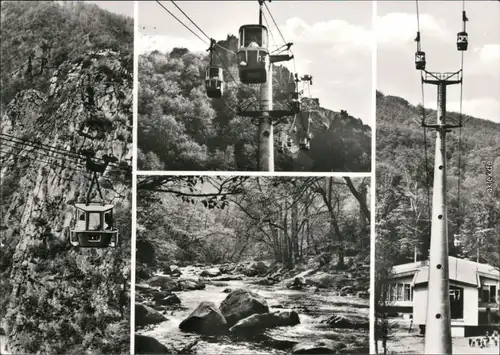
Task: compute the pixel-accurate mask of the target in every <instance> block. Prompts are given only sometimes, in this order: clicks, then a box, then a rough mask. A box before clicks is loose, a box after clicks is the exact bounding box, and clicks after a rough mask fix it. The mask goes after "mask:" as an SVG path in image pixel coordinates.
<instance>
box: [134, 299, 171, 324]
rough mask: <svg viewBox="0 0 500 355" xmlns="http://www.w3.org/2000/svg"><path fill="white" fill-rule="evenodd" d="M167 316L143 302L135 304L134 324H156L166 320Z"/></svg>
mask: <svg viewBox="0 0 500 355" xmlns="http://www.w3.org/2000/svg"><path fill="white" fill-rule="evenodd" d="M166 320H167V318H166V317H165V316H164V315H163V314H161V313H160V312H157V311H155V310H154V309H153V308H151V307H148V306H145V305H143V304H136V305H135V326H136V327H144V326H146V325H149V324H156V323H161V322H164V321H166Z"/></svg>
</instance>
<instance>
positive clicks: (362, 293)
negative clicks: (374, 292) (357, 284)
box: [357, 291, 370, 299]
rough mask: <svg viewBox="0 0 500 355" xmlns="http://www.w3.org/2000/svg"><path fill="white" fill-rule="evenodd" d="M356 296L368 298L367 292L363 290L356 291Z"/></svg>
mask: <svg viewBox="0 0 500 355" xmlns="http://www.w3.org/2000/svg"><path fill="white" fill-rule="evenodd" d="M357 296H358V297H359V298H363V299H368V298H370V294H369V293H368V292H363V291H360V292H358V293H357Z"/></svg>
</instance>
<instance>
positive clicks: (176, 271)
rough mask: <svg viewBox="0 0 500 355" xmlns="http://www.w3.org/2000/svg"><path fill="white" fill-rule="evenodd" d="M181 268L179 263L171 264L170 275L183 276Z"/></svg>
mask: <svg viewBox="0 0 500 355" xmlns="http://www.w3.org/2000/svg"><path fill="white" fill-rule="evenodd" d="M181 274H182V272H181V269H179V267H178V266H177V265H170V275H172V276H181Z"/></svg>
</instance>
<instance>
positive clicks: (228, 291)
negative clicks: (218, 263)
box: [222, 288, 233, 293]
mask: <svg viewBox="0 0 500 355" xmlns="http://www.w3.org/2000/svg"><path fill="white" fill-rule="evenodd" d="M232 291H233V290H231V289H230V288H225V289H224V291H222V292H224V293H231V292H232Z"/></svg>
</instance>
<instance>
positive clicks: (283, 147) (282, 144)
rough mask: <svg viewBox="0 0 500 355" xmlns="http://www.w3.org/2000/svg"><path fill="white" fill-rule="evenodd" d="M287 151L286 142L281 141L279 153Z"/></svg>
mask: <svg viewBox="0 0 500 355" xmlns="http://www.w3.org/2000/svg"><path fill="white" fill-rule="evenodd" d="M284 151H285V142H284V141H280V145H279V146H278V153H283V152H284Z"/></svg>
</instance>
